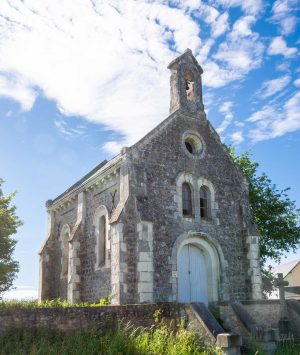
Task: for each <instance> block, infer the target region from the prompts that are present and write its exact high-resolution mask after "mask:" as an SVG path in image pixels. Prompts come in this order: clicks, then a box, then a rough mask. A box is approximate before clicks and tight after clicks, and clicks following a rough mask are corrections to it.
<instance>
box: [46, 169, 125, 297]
mask: <svg viewBox="0 0 300 355" xmlns="http://www.w3.org/2000/svg"><path fill="white" fill-rule="evenodd" d="M119 196H120V191H119V175H118V174H114V175H112V176H110V177H109V179H105V180H104V181H103V182H102V183H101V184H98V185H97V186H95V187H93V188H91V189H89V190H87V191H85V193H84V199H85V201H84V202H85V211H84V217H83V221H82V225H81V226H80V231H79V233H76V236H75V239H78V240H74V241H72V245H69V247H70V249H69V250H70V253H69V257H71V256H72V255H71V254H72V248H71V247H73V246H74V245H75V244H76V245H77V244H78V245H79V247H78V250H77V251H76V257H78V260H80V264H79V265H78V266H77V267H76V270H77V273H78V279H79V281H78V285H79V286H78V291H79V292H78V293H79V296H78V301H80V300H82V301H87V302H97V301H99V299H100V298H104V297H107V296H108V295H109V294H110V293H111V285H110V282H111V281H110V279H111V277H110V276H111V271H110V263H111V258H110V230H108V237H107V240H106V248H107V249H108V250H107V253H106V256H107V260H106V262H105V264H104V265H103V266H102V267H100V268H97V270H96V268H95V262H96V254H95V245H96V235H95V227H94V225H93V217H94V214H95V212H96V209H97V208H98V207H99V206H101V205H104V206H105V207H106V209H107V211H108V213H110V212H112V211H113V209H114V208H115V206H116V205H117V204H118V201H119ZM77 217H78V216H77V198H76V199H75V200H73V201H72V202H69V203H67V204H64V205H63V206H62V207H60V208H59V209H56V210H55V212H53V218H54V223H53V227H52V231H51V236H50V237H49V239H48V240H47V242H46V245H45V247H44V249H43V251H42V254H41V255H42V256H43V255H44V257H43V273H44V279H43V281H42V282H43V284H44V285H45V284H46V285H47V290H48V291H47V292H46V294H44V295H43V299H53V298H63V299H67V298H68V294H67V292H68V275H65V276H62V274H61V270H62V241H61V237H60V233H61V229H62V227H63V226H64V225H68V226H69V227H70V230H71V231H73V230H74V227H75V228H76V221H77ZM70 266H72V265H70V264H69V267H70ZM49 270H51V272H49ZM45 275H46V276H45Z"/></svg>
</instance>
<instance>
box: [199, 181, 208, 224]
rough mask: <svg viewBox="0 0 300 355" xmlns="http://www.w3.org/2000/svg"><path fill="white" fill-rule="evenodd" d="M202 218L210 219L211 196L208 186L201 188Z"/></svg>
mask: <svg viewBox="0 0 300 355" xmlns="http://www.w3.org/2000/svg"><path fill="white" fill-rule="evenodd" d="M200 216H201V218H206V219H208V218H210V194H209V189H208V187H207V186H201V188H200Z"/></svg>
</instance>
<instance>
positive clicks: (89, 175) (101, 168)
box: [46, 154, 121, 207]
mask: <svg viewBox="0 0 300 355" xmlns="http://www.w3.org/2000/svg"><path fill="white" fill-rule="evenodd" d="M120 156H121V154H118V155H116V156H115V157H113V158H112V159H111V160H109V161H107V160H104V161H102V162H101V163H100V164H98V165H97V166H96V167H95V168H94V169H92V170H91V171H90V172H88V173H87V174H86V175H84V176H83V177H82V178H81V179H80V180H78V181H77V182H75V184H73V185H72V186H70V187H69V188H68V189H67V190H66V191H64V192H63V193H62V194H60V195H59V196H57V197H56V198H55V199H53V200H48V201H47V202H46V206H47V207H50V206H51V205H53V204H54V203H56V202H57V201H59V200H61V199H62V198H64V197H65V196H67V195H68V194H69V193H71V192H73V191H75V190H76V189H78V188H80V187H82V186H83V185H85V183H86V182H88V181H90V180H91V179H93V178H94V177H95V176H97V175H99V174H102V173H103V172H105V171H106V170H107V169H109V168H110V167H111V166H113V165H114V164H115V163H116V162H117V161H118V160H119V158H120Z"/></svg>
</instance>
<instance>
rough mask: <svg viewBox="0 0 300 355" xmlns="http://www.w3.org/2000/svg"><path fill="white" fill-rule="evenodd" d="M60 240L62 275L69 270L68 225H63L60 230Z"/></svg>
mask: <svg viewBox="0 0 300 355" xmlns="http://www.w3.org/2000/svg"><path fill="white" fill-rule="evenodd" d="M60 236H61V242H62V263H61V265H62V268H61V274H62V276H68V271H69V238H70V228H69V226H68V225H65V226H63V228H62V230H61V234H60Z"/></svg>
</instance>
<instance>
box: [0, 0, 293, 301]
mask: <svg viewBox="0 0 300 355" xmlns="http://www.w3.org/2000/svg"><path fill="white" fill-rule="evenodd" d="M298 14H299V5H298V4H297V1H296V0H277V1H263V0H218V1H217V0H215V1H214V0H207V1H200V0H182V1H175V0H174V1H164V0H153V1H150V0H148V1H146V0H144V1H143V0H137V1H133V0H126V1H114V0H103V1H101V0H43V1H39V0H22V1H21V0H1V2H0V177H2V178H3V179H4V180H5V181H6V183H5V186H4V191H5V192H10V191H13V190H18V195H17V197H16V198H15V203H16V204H17V206H18V213H19V215H20V216H21V218H22V219H23V221H24V222H25V224H24V226H23V227H22V228H21V229H20V231H19V233H18V235H17V239H18V240H19V242H18V246H17V249H16V258H17V259H18V260H20V263H21V271H20V274H19V278H18V280H17V281H16V285H17V286H19V289H18V290H19V294H26V295H29V294H34V293H35V290H36V288H37V283H38V281H37V280H38V258H37V252H38V249H39V246H40V245H41V243H42V241H43V239H44V237H45V231H46V214H45V207H44V202H45V200H47V199H49V198H54V197H55V196H56V195H58V194H59V193H60V192H62V191H63V190H64V189H66V188H67V187H68V186H69V185H71V184H72V183H73V182H75V181H76V180H77V179H78V178H80V177H81V176H82V175H83V174H85V173H86V172H87V171H89V170H90V169H92V168H93V167H94V166H95V165H97V164H98V163H99V162H100V161H102V160H103V159H104V158H110V157H111V156H113V155H114V154H116V153H117V152H118V151H119V149H120V147H122V146H128V145H131V144H133V143H134V142H136V141H137V140H138V139H139V138H141V137H142V136H143V135H144V134H145V133H147V132H148V131H149V130H150V129H152V128H153V127H155V126H156V125H157V124H158V123H159V122H161V121H162V120H163V119H164V118H166V117H167V115H168V110H169V72H168V70H167V68H166V67H167V65H168V63H169V62H170V61H171V60H172V59H174V57H176V56H178V55H179V54H181V53H182V52H183V51H184V50H185V49H186V48H190V49H191V50H192V51H193V53H194V55H195V56H196V58H197V60H198V61H199V63H200V64H201V66H202V67H203V69H204V74H203V85H204V89H203V90H204V105H205V110H206V112H207V115H208V118H209V119H210V121H211V122H212V124H213V125H214V127H215V128H216V129H217V131H218V132H219V134H220V135H221V138H222V140H223V141H224V142H225V143H226V144H234V145H235V146H236V147H237V150H238V152H242V151H245V150H248V149H251V150H252V152H253V158H254V159H256V160H257V161H258V162H259V163H260V164H261V169H262V171H265V172H266V173H267V174H268V175H269V176H270V177H271V178H272V180H273V181H274V182H275V183H277V185H278V187H280V188H284V187H287V186H290V187H291V188H292V190H291V193H290V195H291V198H292V199H295V200H297V201H298V206H299V201H300V186H299V181H300V168H299V154H300V133H299V130H300V115H299V112H300V92H299V87H300V68H299V44H300V39H299V33H300V31H299V27H298V19H297V15H298ZM296 257H297V255H296ZM299 257H300V255H299ZM18 290H16V291H14V292H15V293H14V296H15V294H16V293H17V294H18ZM30 292H31V293H30Z"/></svg>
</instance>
